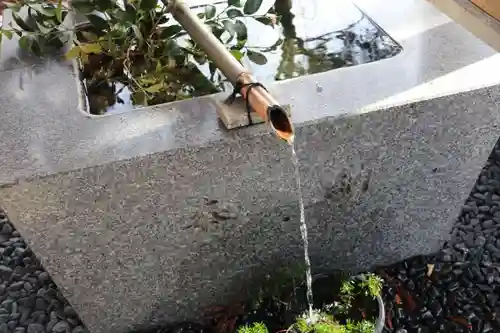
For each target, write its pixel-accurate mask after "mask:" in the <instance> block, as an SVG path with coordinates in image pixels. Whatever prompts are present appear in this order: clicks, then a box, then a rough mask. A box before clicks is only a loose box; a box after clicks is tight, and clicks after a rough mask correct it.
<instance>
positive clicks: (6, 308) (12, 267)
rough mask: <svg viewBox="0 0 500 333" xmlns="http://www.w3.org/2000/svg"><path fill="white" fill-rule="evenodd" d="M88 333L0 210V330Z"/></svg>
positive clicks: (2, 331)
mask: <svg viewBox="0 0 500 333" xmlns="http://www.w3.org/2000/svg"><path fill="white" fill-rule="evenodd" d="M51 332H54V333H87V332H88V331H87V329H86V328H85V327H84V326H83V325H82V322H81V321H80V319H79V318H78V315H77V314H76V312H75V311H74V310H73V308H72V307H71V306H70V305H69V303H68V301H67V300H66V299H65V298H64V297H63V296H62V294H61V292H60V291H59V290H58V288H57V286H56V285H55V284H54V281H52V279H51V278H50V276H49V274H48V273H47V272H46V271H45V270H44V269H43V267H42V266H41V265H40V262H39V261H38V260H37V258H36V257H35V255H34V254H33V252H32V251H31V250H30V249H29V248H28V246H27V245H26V243H25V242H24V240H23V238H22V237H21V235H20V234H19V232H18V231H17V230H15V229H14V227H13V226H12V224H11V223H10V222H9V221H8V219H7V217H6V216H5V214H4V213H3V211H1V210H0V333H51Z"/></svg>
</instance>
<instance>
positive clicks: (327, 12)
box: [86, 0, 401, 114]
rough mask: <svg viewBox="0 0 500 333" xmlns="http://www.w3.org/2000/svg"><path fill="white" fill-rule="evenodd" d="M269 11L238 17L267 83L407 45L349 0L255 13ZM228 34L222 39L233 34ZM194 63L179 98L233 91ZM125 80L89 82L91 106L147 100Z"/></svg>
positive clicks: (250, 59)
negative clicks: (137, 97) (271, 20)
mask: <svg viewBox="0 0 500 333" xmlns="http://www.w3.org/2000/svg"><path fill="white" fill-rule="evenodd" d="M193 1H194V2H193ZM187 3H188V5H190V6H193V7H192V9H193V10H194V11H195V12H199V13H203V12H204V11H205V6H204V5H206V4H209V3H210V4H213V5H215V6H216V7H217V12H218V13H219V12H223V11H224V9H226V7H227V1H203V0H191V1H189V0H188V1H187ZM194 5H196V6H194ZM268 11H270V12H271V13H273V14H275V15H276V16H277V17H279V23H278V24H277V25H275V26H274V27H273V26H270V25H266V24H263V23H261V22H259V21H257V20H256V19H254V18H252V17H236V18H235V19H233V21H234V20H241V21H242V22H243V23H244V24H245V25H246V28H247V29H246V30H247V32H248V37H247V40H246V42H245V45H244V47H243V48H241V50H240V51H241V52H242V53H243V54H244V56H243V57H242V58H241V60H240V61H241V62H242V64H243V65H244V66H245V67H246V68H248V69H249V70H250V71H251V72H252V73H253V75H254V77H255V78H256V79H257V80H258V81H260V82H262V83H264V84H268V83H270V82H273V81H280V80H286V79H290V78H296V77H299V76H304V75H308V74H315V73H321V72H325V71H329V70H332V69H336V68H341V67H347V66H355V65H359V64H364V63H368V62H372V61H377V60H380V59H385V58H389V57H392V56H394V55H396V54H397V53H399V52H400V51H401V47H400V46H399V45H398V44H397V43H396V42H395V41H394V40H393V39H392V38H390V37H389V36H388V35H387V34H386V33H385V32H384V31H383V30H382V29H381V28H380V27H378V25H377V24H376V23H374V22H373V21H372V20H371V19H370V18H368V17H367V16H366V15H365V14H364V13H363V12H362V11H361V10H359V9H358V8H357V7H356V6H355V5H354V4H353V3H351V2H349V1H347V0H263V3H262V5H261V7H260V9H259V11H258V12H257V13H256V14H255V15H264V14H266V13H267V12H268ZM226 19H227V17H226ZM224 34H227V32H225V33H224ZM224 34H223V35H222V36H221V39H222V40H227V39H229V38H227V37H228V36H224ZM183 41H184V42H186V40H185V39H184V40H183ZM183 41H182V40H181V41H179V42H180V43H181V44H182V43H183ZM237 43H238V42H237V39H236V38H235V39H234V40H233V41H232V42H230V43H228V45H229V47H235V46H236V44H237ZM192 63H193V64H194V66H193V64H192V68H191V70H189V72H187V73H185V75H182V77H181V78H180V81H182V83H183V84H185V87H186V89H182V91H181V92H183V93H182V94H179V95H178V96H175V97H174V99H185V98H190V97H196V96H201V95H206V94H211V93H214V92H217V91H227V92H229V91H232V86H231V84H230V83H229V82H227V81H226V80H225V78H224V76H223V75H222V73H221V72H220V71H219V70H217V69H215V68H210V65H209V63H208V62H204V63H203V64H199V63H197V62H196V61H195V60H194V59H192ZM200 72H201V73H200ZM180 81H179V82H180ZM121 82H122V83H120V81H118V82H111V83H110V84H107V86H106V87H103V86H98V87H94V88H96V91H95V92H94V94H92V93H90V91H89V90H92V87H91V86H90V85H89V84H88V82H87V84H86V88H87V96H88V101H89V105H90V112H91V113H93V114H103V113H109V112H123V111H128V110H131V109H134V108H136V107H138V106H141V105H139V104H138V103H137V101H136V104H135V105H134V101H133V99H132V98H131V95H132V92H131V91H130V89H129V88H128V87H127V85H126V84H125V85H124V84H123V81H121ZM184 92H185V94H184ZM171 100H172V97H171V96H170V97H169V98H165V96H161V95H160V94H158V96H157V97H155V99H154V100H152V101H149V102H148V105H155V104H160V103H165V102H168V101H171Z"/></svg>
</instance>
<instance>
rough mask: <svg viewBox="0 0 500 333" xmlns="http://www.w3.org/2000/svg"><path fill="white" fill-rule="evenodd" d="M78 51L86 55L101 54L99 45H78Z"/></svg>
mask: <svg viewBox="0 0 500 333" xmlns="http://www.w3.org/2000/svg"><path fill="white" fill-rule="evenodd" d="M80 50H81V51H82V52H83V53H86V54H89V53H101V52H102V48H101V45H99V44H97V43H88V44H82V45H80Z"/></svg>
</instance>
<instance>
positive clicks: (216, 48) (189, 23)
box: [162, 0, 294, 143]
mask: <svg viewBox="0 0 500 333" xmlns="http://www.w3.org/2000/svg"><path fill="white" fill-rule="evenodd" d="M162 1H163V2H164V3H165V5H168V0H162ZM170 6H171V12H172V15H173V16H174V18H175V19H176V20H177V22H179V23H180V24H181V25H182V26H183V27H184V29H186V31H187V33H188V34H189V35H190V36H191V38H192V39H193V40H194V41H195V42H196V44H198V45H199V46H200V47H201V48H202V49H203V50H204V51H205V52H206V54H207V56H208V57H209V58H210V59H211V60H212V61H213V62H214V63H215V65H216V66H217V68H219V69H220V70H221V71H222V73H223V74H224V75H225V76H226V78H227V79H228V80H229V81H230V82H231V83H232V84H233V86H235V87H238V89H240V94H241V95H242V96H243V98H245V99H246V100H247V101H248V104H249V106H250V107H251V108H252V109H253V110H254V111H255V112H256V113H257V114H258V115H259V116H260V117H261V118H262V119H263V120H264V121H266V122H268V123H269V124H270V126H271V129H272V130H273V132H274V133H275V134H276V136H278V137H279V138H281V139H283V140H285V141H287V142H289V143H291V142H292V141H293V137H294V127H293V124H292V121H291V120H290V118H289V117H288V115H287V113H286V111H285V110H284V109H283V108H282V107H281V106H280V105H279V103H278V102H277V101H276V100H275V99H274V98H273V97H272V96H271V95H270V94H269V92H267V90H266V89H265V88H263V87H261V86H257V85H254V86H252V87H251V88H250V86H249V84H252V83H256V81H255V80H254V79H253V78H252V75H251V73H250V72H249V71H248V70H247V69H246V68H245V67H243V65H242V64H241V63H240V62H239V61H238V60H236V59H235V58H234V57H233V56H232V54H231V53H230V52H229V51H228V50H227V49H226V47H225V46H224V45H223V44H222V43H221V42H220V41H219V40H218V39H217V38H216V37H215V36H214V35H213V34H212V32H211V31H210V30H209V29H208V28H207V27H206V26H205V24H203V22H201V20H200V19H199V18H198V17H197V16H196V15H195V14H194V13H193V12H192V11H191V10H190V9H189V7H187V6H186V5H185V4H184V3H182V2H181V1H179V0H177V1H173V2H172V3H171V4H170ZM240 87H241V88H240Z"/></svg>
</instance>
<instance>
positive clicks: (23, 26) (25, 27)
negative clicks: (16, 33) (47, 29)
mask: <svg viewBox="0 0 500 333" xmlns="http://www.w3.org/2000/svg"><path fill="white" fill-rule="evenodd" d="M12 18H13V19H14V22H16V24H17V25H18V26H19V28H21V29H23V30H24V31H28V32H34V31H35V29H33V28H32V27H31V26H30V25H29V24H28V23H26V22H25V21H24V20H23V19H22V18H21V17H20V16H19V15H17V14H16V13H12Z"/></svg>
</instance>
